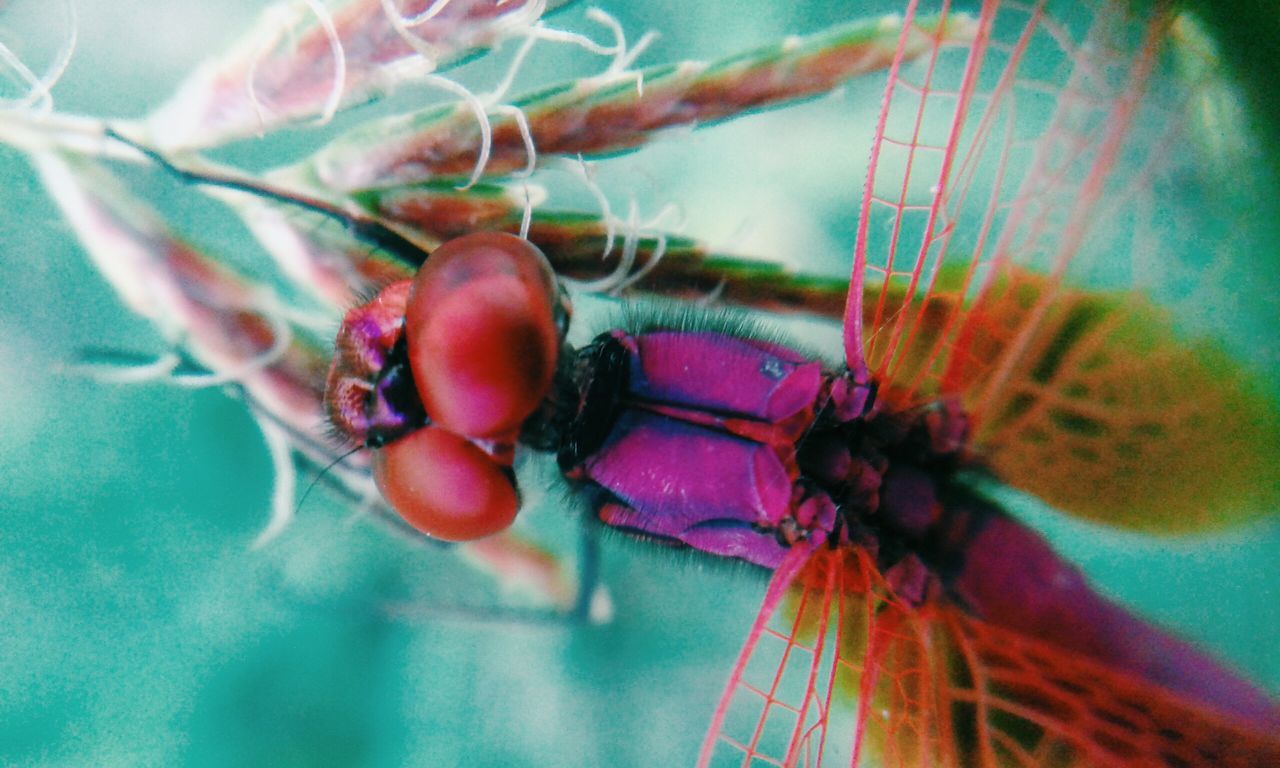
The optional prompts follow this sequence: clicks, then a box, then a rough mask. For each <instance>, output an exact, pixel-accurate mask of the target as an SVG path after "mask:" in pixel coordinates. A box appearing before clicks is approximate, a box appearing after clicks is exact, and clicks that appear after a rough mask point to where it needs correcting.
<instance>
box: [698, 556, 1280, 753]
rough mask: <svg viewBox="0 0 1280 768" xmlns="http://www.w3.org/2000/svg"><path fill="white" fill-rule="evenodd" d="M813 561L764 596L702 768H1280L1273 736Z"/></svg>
mask: <svg viewBox="0 0 1280 768" xmlns="http://www.w3.org/2000/svg"><path fill="white" fill-rule="evenodd" d="M804 558H805V555H804V553H798V554H797V555H796V556H794V557H793V558H792V560H791V561H789V562H788V563H787V564H785V565H784V566H783V567H782V568H781V569H779V571H778V572H777V574H776V575H775V577H774V580H773V582H772V583H771V584H770V587H769V591H768V595H767V597H766V599H765V603H764V606H763V607H762V610H761V613H760V616H759V619H758V621H757V624H756V626H755V628H754V629H753V631H752V633H751V635H750V637H749V639H748V642H747V644H746V646H745V647H744V648H743V650H742V655H741V656H740V658H739V659H738V663H737V666H736V667H735V670H734V673H733V676H732V678H731V679H730V682H729V686H728V688H727V690H726V691H725V694H724V697H723V698H722V700H721V704H720V707H719V709H718V710H717V712H716V717H715V720H714V722H713V726H712V729H711V731H710V733H709V734H708V736H707V740H706V742H705V743H704V745H703V751H702V755H701V758H700V761H699V765H701V766H708V765H715V766H762V765H777V766H791V765H802V766H818V765H828V766H845V765H849V766H886V768H898V767H899V766H920V767H921V768H931V767H932V766H1122V765H1123V766H1135V765H1136V766H1184V767H1185V766H1263V765H1280V736H1277V735H1275V734H1264V733H1259V732H1256V731H1251V730H1248V729H1245V728H1242V727H1240V726H1239V725H1237V724H1234V723H1232V722H1231V721H1229V720H1228V719H1226V718H1223V717H1221V716H1219V715H1217V714H1215V713H1213V712H1211V711H1207V710H1204V709H1202V708H1199V707H1197V706H1196V705H1195V704H1194V703H1191V702H1188V701H1186V700H1182V699H1179V698H1178V697H1176V696H1175V695H1173V694H1170V693H1168V692H1167V691H1165V690H1163V689H1161V688H1159V687H1156V686H1154V685H1151V684H1149V683H1145V682H1143V681H1141V680H1138V679H1136V678H1132V677H1128V676H1125V675H1122V674H1118V673H1116V672H1114V671H1112V670H1110V669H1108V668H1107V667H1105V666H1102V665H1100V664H1098V663H1097V662H1094V661H1091V660H1089V659H1087V658H1084V657H1081V656H1078V655H1075V654H1072V653H1068V652H1065V651H1063V650H1061V649H1058V648H1057V647H1055V646H1053V645H1050V644H1048V643H1046V642H1044V641H1042V640H1038V639H1036V638H1032V637H1027V636H1025V635H1021V634H1018V633H1016V632H1012V631H1009V630H1004V629H1000V628H998V627H994V626H990V625H988V624H985V623H983V622H981V621H978V620H976V619H973V618H971V617H968V616H966V615H964V614H963V613H961V612H960V611H959V610H958V609H956V608H954V607H952V606H950V605H948V604H945V603H939V602H929V603H926V604H925V605H924V606H922V607H913V606H911V605H909V604H906V603H904V602H903V601H902V600H900V599H899V598H898V597H897V596H895V595H894V594H893V592H892V590H891V589H890V588H889V586H888V585H887V584H886V583H885V581H884V579H883V578H882V577H881V575H880V574H879V573H878V572H877V571H876V569H875V566H874V565H873V563H872V562H871V560H870V558H869V557H868V556H867V555H866V554H865V553H864V552H862V551H861V550H858V549H855V548H852V547H846V548H843V549H840V550H828V549H821V550H819V551H817V552H816V553H814V554H813V555H812V556H811V557H809V558H808V559H807V560H805V559H804Z"/></svg>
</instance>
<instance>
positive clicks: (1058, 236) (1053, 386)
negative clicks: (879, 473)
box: [846, 2, 1280, 531]
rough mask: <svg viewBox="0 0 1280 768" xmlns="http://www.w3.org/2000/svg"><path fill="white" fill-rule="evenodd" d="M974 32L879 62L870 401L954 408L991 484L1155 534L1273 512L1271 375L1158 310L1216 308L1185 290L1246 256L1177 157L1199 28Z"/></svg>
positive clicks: (1090, 20)
mask: <svg viewBox="0 0 1280 768" xmlns="http://www.w3.org/2000/svg"><path fill="white" fill-rule="evenodd" d="M944 5H945V4H944ZM946 12H947V13H954V12H953V11H950V10H949V9H948V10H947V11H946ZM974 23H975V24H977V26H978V28H979V33H978V35H977V37H976V38H975V41H974V43H973V44H972V45H971V46H963V45H959V44H955V43H947V42H942V41H939V42H938V43H937V44H936V45H935V47H934V50H933V52H932V54H931V55H925V56H923V57H921V58H920V59H918V60H917V61H916V62H914V63H906V62H902V63H900V64H895V66H893V67H892V68H891V71H890V80H889V85H888V90H887V96H886V102H885V108H884V110H883V113H882V116H881V122H880V126H879V130H878V138H877V141H876V144H875V147H874V149H873V153H872V158H871V166H870V170H869V176H868V181H867V187H866V190H865V198H864V202H863V210H862V217H861V220H860V228H859V241H858V246H857V251H856V264H855V270H857V269H858V268H859V267H861V268H862V270H863V277H862V280H863V281H864V283H865V289H864V291H863V295H862V297H861V304H860V305H857V303H856V302H853V301H851V303H850V307H849V309H848V311H847V315H846V326H847V327H849V328H854V327H855V325H854V322H855V320H856V321H860V322H861V323H862V331H861V333H860V336H861V339H862V342H863V344H864V347H865V352H864V354H865V357H866V359H867V361H868V364H869V366H870V368H871V369H872V371H873V372H874V373H875V374H877V375H878V377H879V379H880V380H881V383H882V391H884V392H886V395H887V396H888V397H891V398H893V399H894V400H895V402H898V403H899V404H902V405H911V404H914V403H923V402H927V401H929V400H931V399H934V398H936V397H939V396H957V397H960V398H961V399H962V400H963V402H964V404H965V407H966V410H967V412H968V413H969V414H970V416H971V417H972V419H973V423H974V425H975V430H976V433H977V440H976V443H977V447H978V448H979V449H980V451H981V452H982V454H983V457H984V458H985V460H987V461H988V462H989V463H990V464H991V465H992V466H993V468H994V469H995V470H996V471H997V474H999V476H1000V477H1001V479H1003V480H1005V481H1006V482H1009V483H1011V484H1013V485H1016V486H1018V487H1020V488H1023V489H1025V490H1029V491H1031V492H1033V493H1036V494H1037V495H1039V496H1041V497H1042V498H1044V499H1045V500H1047V501H1049V502H1050V503H1053V504H1055V505H1057V506H1059V507H1061V508H1063V509H1064V510H1066V511H1069V512H1072V513H1076V514H1080V515H1083V516H1087V517H1090V518H1093V519H1096V520H1100V521H1104V522H1109V523H1113V524H1118V525H1123V526H1127V527H1136V528H1143V529H1147V530H1152V531H1180V530H1194V529H1199V528H1205V527H1211V526H1215V525H1222V524H1227V523H1231V522H1235V521H1238V520H1240V519H1245V518H1249V517H1257V516H1260V515H1265V514H1269V513H1270V512H1272V511H1273V510H1274V509H1275V508H1276V506H1277V502H1278V501H1280V470H1277V467H1280V462H1277V461H1276V451H1277V449H1276V445H1277V444H1280V440H1278V438H1280V431H1278V430H1277V426H1276V425H1277V423H1280V415H1278V414H1277V408H1276V405H1275V403H1274V398H1272V397H1270V396H1268V395H1267V394H1266V389H1267V386H1268V383H1267V381H1266V379H1265V378H1262V377H1260V376H1259V375H1258V374H1255V373H1253V372H1251V371H1250V370H1248V367H1247V366H1246V365H1245V364H1242V363H1241V362H1239V361H1237V360H1234V359H1233V358H1232V357H1231V356H1230V355H1229V354H1226V353H1225V352H1224V351H1223V350H1222V349H1221V348H1220V345H1218V344H1216V343H1214V342H1212V341H1210V340H1208V339H1206V338H1198V337H1197V335H1196V334H1192V333H1190V332H1187V331H1185V330H1184V329H1183V328H1181V327H1179V326H1178V324H1177V323H1175V319H1174V315H1172V314H1166V313H1165V312H1163V311H1162V310H1160V309H1159V308H1158V305H1160V304H1165V305H1168V306H1173V305H1175V304H1178V303H1179V302H1181V303H1182V304H1181V305H1180V309H1181V311H1180V312H1179V315H1178V318H1179V320H1181V319H1182V318H1184V317H1194V316H1196V315H1197V314H1199V315H1205V314H1209V313H1208V312H1207V310H1205V308H1204V306H1203V305H1197V304H1195V301H1196V300H1197V298H1196V297H1195V296H1194V295H1193V293H1194V291H1195V290H1199V292H1200V294H1201V297H1200V298H1203V296H1204V295H1205V294H1207V293H1209V291H1207V290H1205V289H1204V288H1200V289H1187V288H1186V286H1187V285H1190V284H1193V283H1195V282H1196V281H1199V282H1200V283H1202V284H1209V283H1211V282H1213V280H1211V279H1210V278H1213V279H1214V280H1217V282H1218V284H1223V283H1225V280H1226V279H1227V278H1224V277H1223V275H1222V274H1221V272H1215V271H1214V269H1215V268H1216V267H1221V266H1222V265H1221V264H1220V263H1219V262H1223V261H1225V260H1227V259H1230V258H1232V256H1233V254H1232V253H1231V251H1233V250H1236V249H1239V248H1245V247H1247V246H1245V245H1243V243H1239V242H1236V241H1231V242H1232V243H1233V244H1231V245H1229V244H1228V241H1227V236H1228V235H1229V234H1230V233H1229V231H1224V230H1223V229H1221V228H1219V227H1218V226H1217V224H1216V223H1213V222H1216V221H1217V219H1215V212H1216V209H1215V206H1219V207H1220V208H1221V209H1222V215H1221V216H1220V217H1218V218H1220V219H1221V220H1223V221H1230V220H1231V217H1235V218H1239V217H1240V216H1241V213H1240V209H1239V205H1240V203H1239V201H1234V202H1233V201H1231V200H1228V199H1226V198H1225V197H1223V196H1221V195H1218V196H1215V194H1214V190H1213V189H1211V188H1208V189H1205V190H1204V191H1205V194H1204V195H1203V196H1202V197H1196V196H1195V195H1192V194H1189V191H1190V190H1191V189H1194V188H1196V187H1193V186H1191V185H1193V184H1201V185H1204V184H1205V182H1204V181H1203V179H1204V178H1205V174H1206V173H1221V169H1210V170H1208V171H1206V169H1205V168H1201V167H1197V166H1196V163H1197V162H1201V163H1203V161H1202V160H1196V159H1194V158H1195V153H1194V152H1188V151H1186V148H1187V147H1188V142H1190V141H1191V140H1192V139H1193V138H1194V137H1193V136H1192V135H1191V134H1193V132H1194V126H1196V125H1197V122H1198V120H1201V119H1203V110H1204V109H1205V106H1204V102H1203V94H1204V93H1205V92H1206V91H1207V90H1209V89H1211V88H1212V87H1216V86H1215V85H1214V80H1213V78H1212V77H1206V73H1208V72H1214V71H1216V69H1217V68H1216V67H1214V66H1213V65H1212V62H1211V61H1206V56H1207V55H1208V54H1205V53H1204V52H1203V51H1194V50H1191V49H1190V46H1189V45H1188V44H1187V39H1188V35H1187V34H1186V29H1187V28H1188V27H1189V26H1190V25H1191V22H1189V21H1188V20H1187V19H1185V18H1180V17H1176V16H1175V15H1174V14H1173V12H1172V11H1171V10H1170V9H1169V8H1167V7H1165V6H1164V5H1162V4H1158V3H1156V4H1123V3H1114V4H1098V5H1097V7H1096V8H1095V7H1093V4H1075V3H1048V2H1041V3H1034V4H1032V3H1026V4H1023V3H994V2H988V3H984V4H983V5H982V7H981V10H980V12H979V14H978V16H977V17H976V19H975V20H974ZM1192 61H1194V62H1195V63H1194V64H1189V63H1188V62H1192ZM1217 76H1220V73H1219V74H1218V75H1217ZM1192 110H1200V112H1199V113H1194V112H1193V111H1192ZM1215 159H1216V160H1218V161H1221V160H1222V159H1223V158H1221V157H1218V158H1215ZM1197 180H1199V181H1197ZM1222 182H1223V183H1222V186H1224V187H1225V186H1231V185H1230V184H1228V183H1227V182H1226V180H1225V179H1223V180H1222ZM1197 206H1200V207H1201V208H1203V210H1200V209H1197ZM1233 206H1234V207H1233ZM1188 221H1190V222H1193V223H1192V224H1191V225H1190V226H1191V229H1190V230H1188ZM1194 222H1200V224H1198V225H1197V224H1196V223H1194ZM1197 226H1199V227H1200V229H1199V230H1197V229H1196V227H1197ZM1226 229H1227V230H1229V229H1230V228H1229V227H1228V228H1226ZM1219 235H1221V236H1222V237H1221V240H1222V241H1221V242H1215V241H1214V240H1213V239H1212V238H1214V237H1217V236H1219ZM1239 252H1247V251H1239ZM1236 255H1237V257H1238V253H1237V254H1236ZM1192 276H1194V277H1192ZM856 282H857V280H855V283H856ZM1104 289H1124V291H1123V292H1122V291H1121V290H1112V291H1110V292H1106V291H1104ZM1227 290H1229V289H1227ZM1218 301H1220V302H1221V301H1222V298H1221V296H1220V297H1219V298H1218ZM855 310H856V312H855ZM855 314H856V317H855ZM1184 325H1185V323H1184ZM848 333H849V332H848V331H847V332H846V336H847V338H846V345H848V344H849V343H850V340H849V339H848ZM1192 446H1195V447H1196V450H1195V451H1194V452H1193V451H1191V450H1190V448H1191V447H1192ZM1086 480H1092V481H1093V482H1092V483H1090V482H1085V481H1086ZM1193 489H1194V491H1195V492H1194V493H1191V492H1190V491H1192V490H1193ZM1086 493H1087V497H1086V495H1085V494H1086Z"/></svg>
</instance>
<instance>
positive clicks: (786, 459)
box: [573, 331, 836, 568]
mask: <svg viewBox="0 0 1280 768" xmlns="http://www.w3.org/2000/svg"><path fill="white" fill-rule="evenodd" d="M597 344H609V345H616V346H617V347H619V348H620V350H621V351H622V352H623V354H621V355H619V356H618V359H619V360H620V361H621V363H620V364H622V365H624V366H625V368H626V374H625V376H624V377H623V378H622V381H623V391H621V392H619V393H616V397H617V398H618V400H619V409H618V411H617V415H616V420H615V421H614V423H613V425H612V428H611V429H610V430H609V434H608V436H607V438H606V439H605V440H604V441H603V443H602V444H601V445H600V446H599V448H598V449H597V450H595V451H593V452H592V453H591V454H590V455H589V456H587V457H585V459H584V461H583V462H582V464H581V466H580V467H577V468H575V469H574V470H573V473H574V474H578V475H580V476H582V477H584V478H586V479H588V480H591V481H592V482H593V483H595V484H596V485H598V486H600V487H601V488H602V489H604V490H605V491H607V492H608V493H609V494H610V496H611V498H610V499H609V500H608V501H606V502H605V503H604V504H603V505H602V507H601V510H600V517H601V519H602V520H603V521H604V522H605V523H607V524H609V525H612V526H614V527H618V528H623V529H626V530H630V531H633V532H635V533H639V534H644V535H646V536H649V537H651V538H655V539H658V540H665V541H668V542H671V543H674V544H683V545H686V546H690V547H694V548H695V549H699V550H702V551H704V552H708V553H710V554H714V555H719V556H722V557H734V558H738V559H742V560H746V561H748V562H752V563H755V564H757V565H762V566H765V567H769V568H772V567H776V566H777V565H778V564H779V563H780V562H781V561H782V558H783V556H784V555H785V554H786V552H787V548H788V547H789V546H790V545H791V544H793V543H795V542H796V541H799V540H802V539H803V540H807V541H810V542H812V541H825V540H826V538H827V537H828V536H829V535H830V534H831V533H832V531H833V530H834V528H835V517H836V515H835V504H834V503H833V502H832V500H831V497H830V496H829V495H828V494H826V493H824V492H823V491H822V490H821V489H819V488H817V487H816V486H814V485H813V484H811V483H809V482H808V481H807V480H805V479H803V478H802V476H801V474H802V473H801V470H800V467H799V464H798V461H797V456H796V445H797V443H798V442H799V440H800V438H801V437H802V436H803V434H804V433H805V432H806V431H807V430H808V429H809V428H810V427H811V426H812V424H813V421H814V418H815V414H816V413H817V412H818V411H819V410H820V409H821V407H822V406H823V405H824V403H825V401H826V399H827V393H828V388H829V382H830V378H829V377H828V376H827V375H826V374H824V373H823V371H822V366H821V365H820V364H819V363H817V362H814V361H812V360H806V359H805V358H804V356H802V355H800V354H799V353H797V352H795V351H794V350H792V349H789V348H786V347H783V346H780V345H777V344H770V343H766V342H760V341H755V340H751V339H742V338H737V337H733V336H727V335H724V334H719V333H714V332H709V331H657V332H652V333H645V334H640V335H630V334H626V333H623V332H615V333H613V334H610V335H608V336H606V337H604V338H602V339H600V340H598V341H597Z"/></svg>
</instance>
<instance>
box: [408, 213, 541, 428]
mask: <svg viewBox="0 0 1280 768" xmlns="http://www.w3.org/2000/svg"><path fill="white" fill-rule="evenodd" d="M555 300H556V283H555V275H554V273H553V272H552V270H551V266H550V265H549V264H548V263H547V259H546V257H545V256H543V255H542V252H541V251H539V250H538V249H537V247H535V246H534V245H532V244H531V243H529V242H528V241H527V240H522V239H520V238H518V237H515V236H514V235H508V234H504V233H501V232H481V233H476V234H472V235H466V236H464V237H460V238H457V239H456V240H450V241H449V242H447V243H445V244H444V245H442V246H440V247H439V248H437V249H436V250H435V251H434V252H433V253H432V254H431V257H430V258H429V259H427V261H426V264H425V265H424V266H423V267H422V269H421V270H419V271H418V275H417V277H416V278H414V281H413V288H412V290H411V292H410V294H409V305H408V309H407V311H406V313H405V334H406V338H407V341H408V345H409V361H410V366H411V367H412V368H413V377H414V380H415V381H416V382H417V386H418V394H419V395H421V397H422V403H423V405H425V406H426V409H427V413H428V414H429V415H430V417H431V420H432V422H433V423H435V424H438V425H440V426H443V427H446V428H448V429H450V430H452V431H453V432H456V433H458V434H460V435H466V436H468V437H474V438H486V439H489V438H491V439H510V438H514V436H515V433H516V432H517V431H518V430H519V428H520V424H521V423H522V422H523V421H524V420H525V419H527V418H528V417H529V415H530V414H531V413H533V411H534V409H535V408H537V407H538V404H539V403H541V402H542V399H543V398H544V397H545V396H546V394H547V390H548V389H550V387H551V379H552V375H553V374H554V373H555V364H556V352H557V349H558V347H559V339H558V334H557V333H556V326H555V320H554V316H553V310H552V308H553V306H554V302H555Z"/></svg>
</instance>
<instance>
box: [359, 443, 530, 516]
mask: <svg viewBox="0 0 1280 768" xmlns="http://www.w3.org/2000/svg"><path fill="white" fill-rule="evenodd" d="M373 479H374V481H375V482H376V483H377V484H378V490H380V491H381V492H382V495H383V497H385V498H386V500H387V502H388V503H390V504H391V506H392V507H394V508H395V510H396V511H397V512H399V513H400V516H401V517H403V518H404V519H405V520H406V521H408V523H409V524H410V525H412V526H413V527H414V528H417V529H418V530H420V531H422V532H423V533H425V534H427V535H429V536H434V537H436V538H438V539H444V540H446V541H470V540H472V539H479V538H483V537H485V536H489V535H492V534H495V533H498V532H499V531H502V530H504V529H505V528H507V527H508V526H510V525H511V521H513V520H515V518H516V510H517V509H518V507H519V505H520V500H519V498H517V496H516V490H515V487H514V486H512V484H511V480H510V479H508V477H507V475H506V474H505V473H504V472H503V471H502V469H501V468H500V467H499V466H498V465H497V464H495V463H494V461H493V459H491V458H490V457H489V456H488V455H487V454H485V452H484V451H482V450H480V449H479V448H477V447H475V446H474V445H472V444H471V443H470V442H468V441H467V440H466V439H465V438H462V437H459V436H457V435H455V434H453V433H452V432H449V431H448V430H445V429H441V428H440V427H423V428H422V429H419V430H417V431H415V432H413V433H411V434H409V435H407V436H405V437H402V438H401V439H399V440H396V441H395V442H393V443H390V444H389V445H387V446H384V447H383V448H381V449H379V450H376V451H374V452H373Z"/></svg>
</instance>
